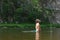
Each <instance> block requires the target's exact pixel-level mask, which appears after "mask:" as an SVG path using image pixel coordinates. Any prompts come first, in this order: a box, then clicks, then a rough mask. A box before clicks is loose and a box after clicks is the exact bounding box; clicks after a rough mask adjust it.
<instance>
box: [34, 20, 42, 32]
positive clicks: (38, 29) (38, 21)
mask: <svg viewBox="0 0 60 40" xmlns="http://www.w3.org/2000/svg"><path fill="white" fill-rule="evenodd" d="M39 23H40V20H39V19H36V26H35V28H36V32H39V31H41V28H40V24H39Z"/></svg>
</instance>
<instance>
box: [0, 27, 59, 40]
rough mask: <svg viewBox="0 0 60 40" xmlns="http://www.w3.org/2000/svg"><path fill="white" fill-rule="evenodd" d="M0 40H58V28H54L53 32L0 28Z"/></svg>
mask: <svg viewBox="0 0 60 40" xmlns="http://www.w3.org/2000/svg"><path fill="white" fill-rule="evenodd" d="M51 34H52V35H51ZM50 35H51V36H50ZM0 40H60V28H56V29H54V30H53V32H50V31H49V30H43V31H41V32H20V31H18V30H15V29H14V30H2V31H0Z"/></svg>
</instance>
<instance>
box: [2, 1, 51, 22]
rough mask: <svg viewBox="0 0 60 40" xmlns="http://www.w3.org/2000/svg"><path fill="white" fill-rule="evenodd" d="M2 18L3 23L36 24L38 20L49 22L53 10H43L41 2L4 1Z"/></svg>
mask: <svg viewBox="0 0 60 40" xmlns="http://www.w3.org/2000/svg"><path fill="white" fill-rule="evenodd" d="M1 2H2V3H1V4H2V6H1V7H2V10H1V11H3V12H2V13H1V17H2V18H3V20H2V21H5V20H6V21H9V22H11V20H10V19H12V20H13V21H12V22H16V21H18V22H19V23H20V22H34V21H35V19H36V18H39V19H41V20H42V22H49V20H48V17H49V16H50V15H51V10H50V9H47V8H43V7H42V6H41V5H40V4H39V0H8V1H7V0H3V1H1Z"/></svg>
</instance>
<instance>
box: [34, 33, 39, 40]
mask: <svg viewBox="0 0 60 40" xmlns="http://www.w3.org/2000/svg"><path fill="white" fill-rule="evenodd" d="M35 39H36V40H39V39H40V36H39V32H36V38H35Z"/></svg>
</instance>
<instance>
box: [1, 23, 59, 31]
mask: <svg viewBox="0 0 60 40" xmlns="http://www.w3.org/2000/svg"><path fill="white" fill-rule="evenodd" d="M50 27H56V28H60V25H59V24H41V28H50ZM0 28H20V29H27V30H28V29H32V30H33V29H35V24H27V23H24V24H0Z"/></svg>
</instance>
